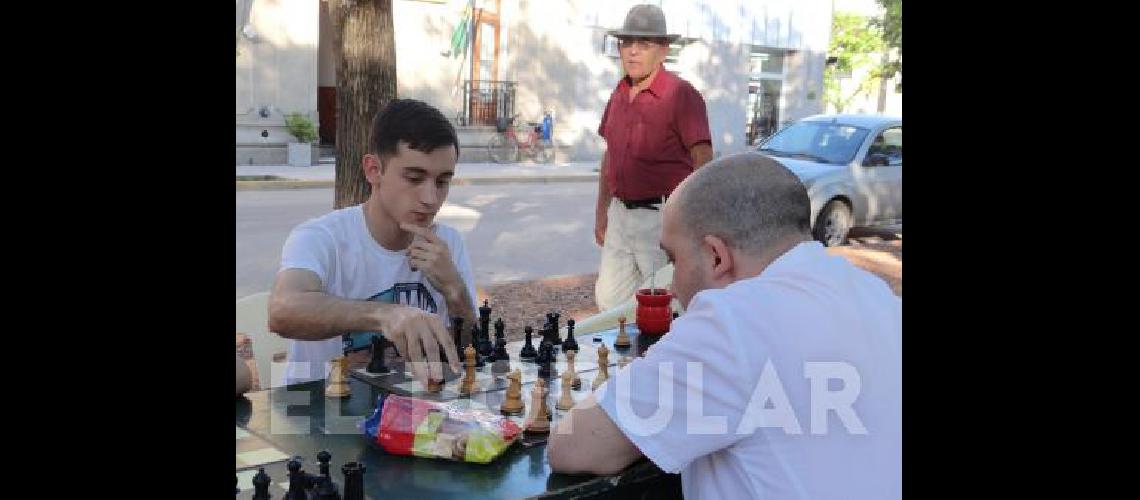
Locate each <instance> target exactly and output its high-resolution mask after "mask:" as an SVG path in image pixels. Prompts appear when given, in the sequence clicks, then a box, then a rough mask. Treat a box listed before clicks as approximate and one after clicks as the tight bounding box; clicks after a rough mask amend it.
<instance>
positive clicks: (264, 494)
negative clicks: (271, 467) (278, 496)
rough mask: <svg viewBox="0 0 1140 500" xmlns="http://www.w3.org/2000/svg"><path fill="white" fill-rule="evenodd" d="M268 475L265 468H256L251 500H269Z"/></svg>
mask: <svg viewBox="0 0 1140 500" xmlns="http://www.w3.org/2000/svg"><path fill="white" fill-rule="evenodd" d="M270 482H272V481H271V480H270V479H269V474H266V473H265V467H258V468H257V475H256V476H253V500H269V483H270Z"/></svg>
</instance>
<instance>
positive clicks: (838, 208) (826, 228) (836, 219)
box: [812, 200, 851, 247]
mask: <svg viewBox="0 0 1140 500" xmlns="http://www.w3.org/2000/svg"><path fill="white" fill-rule="evenodd" d="M850 230H851V209H850V208H848V207H847V204H846V203H843V202H842V201H839V200H831V201H829V202H827V205H824V207H823V210H820V211H819V216H818V217H816V219H815V227H814V228H813V229H812V236H814V237H815V239H816V240H818V241H819V242H820V243H823V245H824V246H829V247H834V246H839V245H842V244H843V243H845V242H846V241H847V232H848V231H850Z"/></svg>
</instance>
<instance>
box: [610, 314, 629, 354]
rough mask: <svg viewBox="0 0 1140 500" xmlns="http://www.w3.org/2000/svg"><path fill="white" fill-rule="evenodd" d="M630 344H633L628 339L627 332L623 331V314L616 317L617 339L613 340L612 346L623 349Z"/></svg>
mask: <svg viewBox="0 0 1140 500" xmlns="http://www.w3.org/2000/svg"><path fill="white" fill-rule="evenodd" d="M631 345H633V344H631V343H630V341H629V333H626V331H625V316H622V317H620V318H618V335H617V339H615V340H614V347H616V348H618V349H624V348H626V347H629V346H631Z"/></svg>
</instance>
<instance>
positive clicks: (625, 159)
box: [598, 67, 712, 200]
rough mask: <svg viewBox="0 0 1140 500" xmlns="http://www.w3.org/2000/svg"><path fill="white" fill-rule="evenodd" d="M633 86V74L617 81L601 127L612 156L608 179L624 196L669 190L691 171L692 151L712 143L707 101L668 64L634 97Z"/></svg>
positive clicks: (613, 191) (636, 197)
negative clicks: (698, 146) (698, 144)
mask: <svg viewBox="0 0 1140 500" xmlns="http://www.w3.org/2000/svg"><path fill="white" fill-rule="evenodd" d="M631 86H632V85H631V84H630V81H629V77H625V78H622V79H621V81H620V82H618V85H617V88H616V89H614V91H613V94H610V102H609V103H608V104H606V111H605V113H603V114H602V123H601V125H599V126H598V135H601V136H602V137H603V138H605V140H606V149H607V154H608V155H609V164H608V165H607V168H606V183H607V184H608V185H609V187H610V194H612V195H613V196H615V197H617V198H620V199H624V200H642V199H646V198H653V197H656V196H664V195H668V194H670V193H672V192H673V188H675V187H677V184H680V183H681V181H682V180H684V179H685V177H686V176H688V175H689V174H690V173H692V172H693V158H692V156H690V154H689V150H690V149H691V148H692V147H693V146H694V145H696V144H697V143H699V142H712V140H711V138H712V135H711V134H710V133H709V120H708V114H707V113H706V112H705V100H704V98H702V97H701V94H700V93H699V92H697V90H696V89H694V88H693V86H692V85H690V84H689V82H686V81H685V80H682V79H681V78H679V77H678V76H677V75H674V74H673V73H670V72H669V71H667V70H666V69H665V68H664V67H662V68H661V69H660V70H659V72H658V73H657V76H656V77H655V78H654V79H653V82H652V83H650V84H649V87H648V88H646V89H643V90H642V91H641V92H638V93H637V96H635V97H634V99H633V102H630V101H629V89H630V87H631Z"/></svg>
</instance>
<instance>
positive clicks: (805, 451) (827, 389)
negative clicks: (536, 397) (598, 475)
mask: <svg viewBox="0 0 1140 500" xmlns="http://www.w3.org/2000/svg"><path fill="white" fill-rule="evenodd" d="M901 349H902V300H901V299H900V298H898V297H896V296H895V295H894V294H893V293H892V292H891V290H890V289H889V288H888V287H887V285H886V284H885V283H884V282H883V281H882V280H881V279H879V278H878V277H875V276H874V275H872V274H870V273H868V272H866V271H863V270H861V269H859V268H857V267H855V266H853V265H851V264H850V263H849V262H847V261H846V260H845V259H843V258H842V257H837V256H830V255H828V254H827V253H826V251H825V250H824V248H823V247H822V246H821V245H820V244H819V243H816V242H805V243H801V244H799V245H797V246H796V247H795V248H793V249H792V250H791V251H789V252H787V253H786V254H784V255H783V256H781V257H780V258H778V259H776V260H775V261H774V262H772V264H771V265H769V266H768V267H767V268H766V269H765V270H764V271H763V272H762V273H761V274H760V275H759V276H756V277H754V278H750V279H746V280H742V281H738V282H736V283H733V284H731V285H729V286H728V287H726V288H723V289H713V290H705V291H702V292H700V293H698V294H696V296H694V297H693V300H692V301H691V302H690V307H689V308H688V310H687V311H686V312H685V314H684V315H683V316H681V317H679V318H678V319H677V320H676V321H675V322H674V323H673V327H672V330H671V331H670V332H669V333H668V334H666V335H665V336H664V337H662V338H661V340H659V341H658V342H657V343H656V344H655V345H653V346H651V347H650V348H649V350H648V352H647V353H646V356H645V357H644V358H638V359H636V360H634V361H632V362H631V363H630V364H629V365H627V366H626V367H625V368H624V369H622V370H620V371H619V372H618V373H616V374H615V375H614V376H613V377H612V378H611V379H610V380H609V381H608V382H607V383H606V384H604V385H603V386H601V387H599V389H598V391H600V393H599V394H598V398H599V402H600V405H601V407H602V408H603V409H604V410H605V412H606V414H607V415H608V416H609V417H610V419H611V420H613V421H614V422H615V423H616V424H617V426H618V427H619V428H620V429H621V430H622V432H623V433H624V434H625V435H626V436H627V437H628V438H629V439H630V441H632V442H633V443H634V444H635V445H636V446H637V447H638V448H639V449H640V450H641V451H642V452H643V453H644V454H645V455H646V456H647V457H648V458H649V459H650V460H652V461H653V462H654V463H655V464H657V466H658V467H660V468H661V469H662V470H664V471H666V472H669V473H676V472H681V483H682V488H683V490H684V494H685V497H686V498H700V499H707V498H761V499H774V498H775V499H784V498H795V499H809V498H810V499H830V498H837V499H838V498H842V499H868V500H870V499H874V500H885V499H897V498H901V496H902V491H901V490H902V470H901V469H902V462H901V460H902V350H901ZM659 368H660V370H659ZM856 373H857V376H856V375H855V374H856ZM829 378H830V379H836V378H838V379H840V380H828V379H829ZM813 385H814V386H815V387H814V392H816V393H817V394H815V395H814V396H813ZM659 387H660V388H661V389H662V394H660V395H659V394H658V390H659ZM844 391H848V392H844ZM828 394H830V396H829V395H828ZM845 394H846V396H845ZM698 395H701V396H698ZM845 398H846V399H845ZM813 403H814V405H815V407H814V413H813V406H812V405H813ZM829 407H837V408H840V410H838V411H836V410H830V409H829ZM655 412H659V413H658V414H657V415H656V416H654V413H655ZM670 415H671V417H670ZM821 417H822V418H821Z"/></svg>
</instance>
